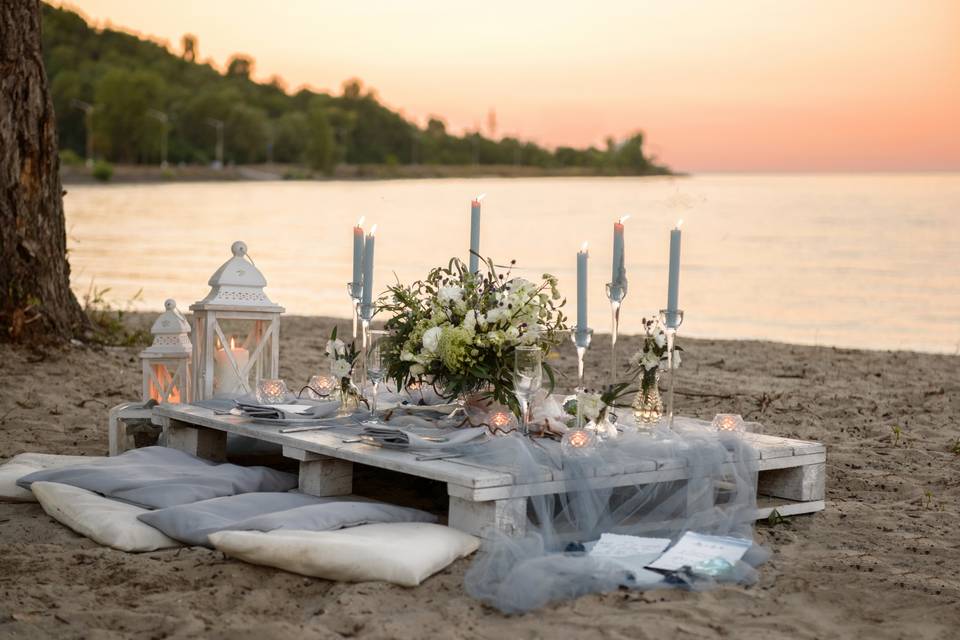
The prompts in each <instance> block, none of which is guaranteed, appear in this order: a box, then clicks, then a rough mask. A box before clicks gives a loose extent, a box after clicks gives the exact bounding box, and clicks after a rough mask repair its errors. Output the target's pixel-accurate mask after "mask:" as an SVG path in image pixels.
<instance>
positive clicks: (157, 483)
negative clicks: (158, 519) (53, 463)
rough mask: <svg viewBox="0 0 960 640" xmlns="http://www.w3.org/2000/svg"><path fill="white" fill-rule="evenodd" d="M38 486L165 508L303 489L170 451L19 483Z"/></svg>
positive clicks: (286, 479) (129, 455)
mask: <svg viewBox="0 0 960 640" xmlns="http://www.w3.org/2000/svg"><path fill="white" fill-rule="evenodd" d="M34 482H59V483H61V484H68V485H71V486H74V487H80V488H81V489H87V490H88V491H94V492H96V493H99V494H102V495H104V496H107V497H109V498H115V499H117V500H123V501H124V502H129V503H131V504H135V505H139V506H142V507H146V508H153V509H162V508H164V507H172V506H174V505H179V504H189V503H192V502H198V501H200V500H208V499H210V498H218V497H221V496H232V495H236V494H238V493H250V492H254V491H287V490H289V489H292V488H294V487H296V486H297V477H296V476H295V475H293V474H290V473H283V472H282V471H274V470H273V469H268V468H266V467H240V466H237V465H234V464H215V463H213V462H210V461H208V460H201V459H200V458H197V457H195V456H191V455H190V454H187V453H184V452H182V451H179V450H177V449H170V448H168V447H144V448H143V449H133V450H132V451H127V452H126V453H123V454H121V455H119V456H117V457H115V458H110V459H108V460H104V461H103V462H98V463H95V464H89V465H84V466H82V467H66V468H62V469H46V470H43V471H37V472H35V473H31V474H29V475H27V476H24V477H22V478H20V480H18V481H17V484H18V485H20V486H21V487H23V488H24V489H29V488H30V485H31V484H32V483H34Z"/></svg>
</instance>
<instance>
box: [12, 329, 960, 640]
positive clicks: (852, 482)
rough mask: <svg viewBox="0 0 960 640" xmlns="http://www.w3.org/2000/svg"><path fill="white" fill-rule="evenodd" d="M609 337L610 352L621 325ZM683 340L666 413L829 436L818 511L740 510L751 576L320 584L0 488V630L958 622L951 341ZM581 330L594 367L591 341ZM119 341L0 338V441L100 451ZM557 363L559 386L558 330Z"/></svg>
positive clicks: (302, 367)
mask: <svg viewBox="0 0 960 640" xmlns="http://www.w3.org/2000/svg"><path fill="white" fill-rule="evenodd" d="M150 319H151V317H148V316H141V317H138V318H135V320H137V321H140V322H147V321H149V320H150ZM332 322H333V321H331V320H325V319H320V318H306V317H290V318H284V320H283V341H282V350H281V351H282V355H281V375H282V377H284V378H285V379H287V380H290V381H294V382H296V381H305V380H306V379H307V377H308V376H309V375H310V374H311V373H313V372H314V371H315V370H317V369H319V368H320V366H321V359H322V347H323V344H324V341H325V339H326V336H327V335H328V334H329V331H330V328H331V323H332ZM340 325H341V327H342V328H343V329H348V323H347V322H346V321H340ZM623 342H624V343H625V345H626V347H625V349H624V351H625V352H626V351H629V350H630V349H631V348H632V347H633V346H634V345H635V344H636V341H635V339H633V338H627V339H625V340H624V341H623ZM682 344H683V346H684V347H685V349H686V352H685V354H684V367H683V369H682V371H681V373H680V379H679V383H678V389H679V393H680V395H679V396H678V409H679V412H680V413H683V414H686V415H693V416H697V417H702V418H708V419H709V418H711V417H712V416H713V415H714V414H715V413H717V412H735V413H741V414H743V415H744V417H746V418H747V419H749V420H755V421H759V422H762V423H763V424H764V426H765V432H766V433H770V434H775V435H782V436H789V437H795V438H802V439H809V440H818V441H821V442H824V443H825V444H826V445H827V448H828V449H827V452H828V453H827V455H828V458H827V469H828V476H827V500H828V502H827V509H826V511H824V512H822V513H819V514H816V515H812V516H798V517H795V518H790V519H788V520H787V521H786V522H785V523H782V524H777V525H768V524H765V523H761V524H759V525H758V526H757V532H756V537H757V539H758V540H759V541H760V542H761V543H763V544H766V545H769V547H770V549H771V550H772V552H773V556H772V559H771V561H770V562H769V563H768V564H767V565H765V566H764V567H762V569H761V572H760V576H761V577H760V582H759V583H758V584H757V585H755V586H753V587H750V588H743V587H728V588H721V589H717V590H715V591H711V592H706V593H690V592H682V591H656V592H649V593H635V592H626V591H622V592H617V593H608V594H604V595H597V596H588V597H584V598H581V599H579V600H577V601H574V602H568V603H564V604H559V605H555V606H551V607H548V608H545V609H543V610H540V611H537V612H534V613H530V614H527V615H523V616H515V617H507V616H503V615H501V614H499V613H497V612H496V611H494V610H491V609H488V608H486V607H484V606H483V605H481V604H480V603H479V602H477V601H475V600H473V599H471V598H470V597H469V596H468V595H467V594H466V593H465V592H464V590H463V586H462V585H463V576H464V572H465V570H466V568H467V567H468V566H469V563H470V562H471V560H470V559H466V560H462V561H459V562H457V563H455V564H454V565H452V566H451V567H450V568H448V569H447V570H445V571H443V572H441V573H440V574H438V575H436V576H434V577H432V578H430V579H429V580H427V581H426V582H425V583H424V584H423V585H422V586H420V587H419V588H416V589H405V588H400V587H395V586H390V585H387V584H381V583H361V584H344V583H333V582H327V581H324V580H317V579H307V578H303V577H300V576H296V575H292V574H287V573H283V572H281V571H277V570H272V569H266V568H261V567H255V566H250V565H246V564H243V563H240V562H237V561H233V560H229V559H226V558H225V557H224V556H223V555H222V554H220V553H218V552H214V551H210V550H207V549H202V548H185V549H181V550H173V551H162V552H153V553H146V554H139V555H138V554H126V553H122V552H119V551H114V550H111V549H107V548H102V547H100V546H98V545H96V544H95V543H93V542H91V541H89V540H86V539H84V538H82V537H80V536H78V535H76V534H74V533H72V532H71V531H69V530H68V529H66V528H64V527H62V526H61V525H59V524H57V523H56V522H54V521H53V520H51V519H50V518H49V517H48V516H47V515H46V514H45V513H44V512H43V510H42V509H41V508H40V507H39V506H38V505H37V504H35V503H34V504H0V637H3V638H41V637H57V638H121V637H130V636H137V637H144V638H167V637H172V638H187V637H204V638H232V639H236V638H267V637H281V636H284V635H289V636H291V637H299V638H305V639H307V638H342V637H358V638H426V637H439V638H508V637H510V638H666V637H677V638H688V637H689V638H723V637H729V638H781V637H783V638H840V637H843V638H856V637H865V638H867V637H868V638H922V639H935V638H941V639H946V638H955V637H957V636H956V634H957V629H958V625H960V575H958V567H960V537H958V534H957V531H956V527H955V523H956V521H957V520H958V518H960V444H958V439H960V357H958V356H954V355H926V354H917V353H908V352H872V351H853V350H845V349H835V348H829V347H802V346H792V345H785V344H777V343H768V342H751V341H739V342H731V341H714V340H692V339H689V340H684V341H683V343H682ZM594 345H595V347H594V348H593V349H592V350H591V352H590V355H589V360H590V366H589V369H590V371H591V372H592V374H593V375H594V376H595V377H596V376H599V375H602V373H603V371H605V368H606V362H607V359H608V349H609V346H608V345H609V341H608V339H605V338H604V337H602V336H598V337H596V338H595V340H594ZM137 352H138V350H137V349H127V348H108V349H101V348H93V347H87V346H74V347H71V348H69V349H68V350H65V351H62V352H59V351H57V352H37V351H32V350H29V349H27V348H24V347H13V346H10V345H7V344H2V345H0V381H2V382H0V459H6V458H9V457H11V456H13V455H15V454H17V453H21V452H26V451H34V452H51V453H69V454H86V455H104V454H105V453H106V450H107V434H106V425H107V411H108V409H109V408H110V407H111V406H113V405H116V404H119V403H120V402H123V401H126V400H135V399H137V398H138V395H139V389H140V364H139V360H138V358H137ZM557 364H558V365H559V368H560V369H561V371H562V372H563V373H564V374H565V378H564V380H562V381H561V384H563V385H564V386H565V387H569V386H571V384H570V383H571V380H572V373H573V369H574V364H575V363H574V360H573V354H572V350H571V349H570V348H569V346H568V345H564V347H563V348H562V349H561V353H560V355H559V360H558V361H557ZM596 382H599V379H597V380H596ZM895 427H896V428H898V429H899V432H900V433H899V438H898V437H897V435H896V434H895V431H896V430H897V429H895ZM391 480H392V479H391V478H389V477H383V476H377V475H376V474H369V473H364V475H363V477H362V478H360V479H359V480H358V483H357V485H358V489H359V492H365V491H366V492H369V493H370V494H371V495H377V497H381V498H386V499H393V500H396V501H398V502H404V503H412V504H417V505H421V506H428V507H429V508H432V509H435V510H437V511H438V512H439V513H443V510H444V508H445V502H444V500H443V498H444V491H443V490H442V488H440V487H439V485H438V486H431V485H429V483H426V484H424V485H419V484H418V485H417V486H414V487H409V488H407V489H405V490H389V489H388V488H387V487H388V486H389V485H391V484H392V482H391Z"/></svg>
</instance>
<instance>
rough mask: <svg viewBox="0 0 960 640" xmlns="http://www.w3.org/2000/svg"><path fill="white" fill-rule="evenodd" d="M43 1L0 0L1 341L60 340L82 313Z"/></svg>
mask: <svg viewBox="0 0 960 640" xmlns="http://www.w3.org/2000/svg"><path fill="white" fill-rule="evenodd" d="M40 28H41V26H40V1H39V0H2V1H0V340H3V339H12V340H20V341H26V340H31V341H41V342H50V341H54V342H58V341H65V340H67V339H69V338H70V337H71V336H73V335H76V334H77V333H78V332H79V331H80V330H82V329H83V328H84V327H85V326H86V317H85V315H84V313H83V310H82V309H81V308H80V305H79V304H78V303H77V300H76V298H75V297H74V295H73V292H72V291H71V290H70V265H69V264H68V263H67V255H66V228H65V223H64V217H63V191H62V189H61V186H60V175H59V168H60V159H59V156H58V154H57V136H56V127H55V121H54V114H53V104H52V102H51V100H50V94H49V91H48V89H47V78H46V73H45V71H44V68H43V58H42V57H41V48H40V47H41V45H40Z"/></svg>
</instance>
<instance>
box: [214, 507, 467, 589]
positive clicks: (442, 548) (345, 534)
mask: <svg viewBox="0 0 960 640" xmlns="http://www.w3.org/2000/svg"><path fill="white" fill-rule="evenodd" d="M210 542H212V543H213V546H214V547H216V548H217V549H218V550H219V551H222V552H223V553H225V554H226V555H228V556H232V557H234V558H238V559H240V560H244V561H246V562H250V563H252V564H259V565H264V566H268V567H276V568H278V569H284V570H285V571H291V572H293V573H299V574H301V575H305V576H312V577H315V578H326V579H327V580H342V581H346V582H365V581H368V580H382V581H384V582H392V583H394V584H398V585H401V586H404V587H415V586H417V585H418V584H420V583H421V582H423V581H424V580H426V579H427V578H429V577H430V576H432V575H433V574H434V573H436V572H437V571H440V570H441V569H443V568H444V567H446V566H447V565H449V564H450V563H451V562H453V561H454V560H456V559H457V558H462V557H464V556H467V555H470V554H471V553H473V552H474V551H476V550H477V547H478V546H479V545H480V541H479V540H478V539H477V538H476V537H474V536H471V535H469V534H466V533H463V532H462V531H457V530H456V529H451V528H449V527H444V526H442V525H438V524H428V523H422V522H403V523H389V524H368V525H364V526H361V527H354V528H352V529H342V530H340V531H288V530H278V531H271V532H269V533H261V532H254V531H220V532H217V533H212V534H210Z"/></svg>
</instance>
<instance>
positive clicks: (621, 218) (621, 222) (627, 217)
mask: <svg viewBox="0 0 960 640" xmlns="http://www.w3.org/2000/svg"><path fill="white" fill-rule="evenodd" d="M629 219H630V214H629V213H628V214H627V215H625V216H620V224H623V223H624V222H626V221H627V220H629Z"/></svg>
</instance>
